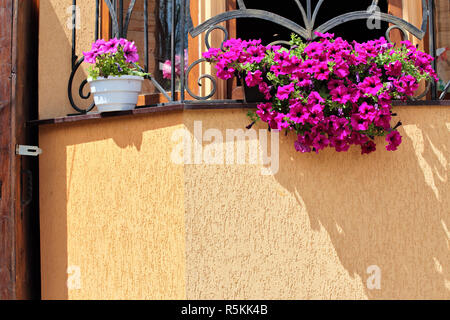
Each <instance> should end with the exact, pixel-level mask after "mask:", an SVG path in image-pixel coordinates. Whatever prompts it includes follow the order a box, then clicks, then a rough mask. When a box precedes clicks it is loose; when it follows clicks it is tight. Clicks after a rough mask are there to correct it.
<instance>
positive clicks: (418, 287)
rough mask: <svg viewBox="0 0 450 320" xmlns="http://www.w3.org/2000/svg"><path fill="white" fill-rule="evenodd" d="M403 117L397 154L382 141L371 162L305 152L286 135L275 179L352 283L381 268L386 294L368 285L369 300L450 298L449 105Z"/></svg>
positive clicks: (353, 155) (330, 153)
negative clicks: (322, 234)
mask: <svg viewBox="0 0 450 320" xmlns="http://www.w3.org/2000/svg"><path fill="white" fill-rule="evenodd" d="M399 116H400V119H402V121H403V123H404V124H405V126H404V127H403V128H402V129H401V130H400V131H401V134H402V136H403V144H402V145H401V146H400V149H399V150H398V151H397V152H389V153H388V152H386V150H384V141H383V140H380V141H379V145H378V149H379V150H377V152H375V153H373V154H371V155H369V156H367V155H366V156H361V155H360V153H359V150H358V148H352V149H351V150H350V151H349V152H347V153H336V152H334V151H331V150H329V151H326V152H322V153H320V154H319V155H316V154H299V153H297V152H296V151H295V150H294V147H293V142H294V138H293V136H290V137H287V138H286V137H282V138H281V139H280V140H281V145H280V150H281V152H280V171H279V172H278V174H277V175H276V176H275V179H276V180H277V181H278V182H279V183H280V184H281V185H282V186H283V187H284V188H286V189H287V190H289V192H290V193H291V194H295V195H296V198H297V201H298V202H299V204H300V205H301V206H305V207H306V211H307V213H308V216H309V220H310V224H311V228H312V229H313V230H316V231H318V230H320V229H322V228H325V229H326V231H327V233H328V234H329V236H330V239H331V241H332V243H333V246H334V248H335V250H336V253H337V255H338V257H339V260H340V262H341V263H342V266H343V267H344V268H345V269H346V270H347V271H348V273H349V275H350V276H351V277H355V276H358V277H360V278H361V279H362V280H363V281H366V279H368V278H369V277H370V275H371V273H368V267H369V266H372V265H375V266H378V267H379V268H380V270H381V289H379V290H376V289H375V290H370V289H367V286H366V284H364V287H365V288H366V295H367V297H368V298H371V299H377V298H387V299H391V298H393V299H416V298H425V299H433V298H444V299H448V298H449V297H450V232H449V230H450V215H449V214H450V197H449V191H450V188H449V184H448V161H449V159H450V143H449V131H450V118H449V117H448V111H446V108H445V107H442V108H439V107H417V108H413V107H408V108H405V109H403V110H399ZM436 119H439V121H436ZM286 144H287V146H286ZM283 145H284V146H283ZM381 149H383V150H381ZM299 162H300V164H299ZM299 165H301V171H299V170H298V168H299Z"/></svg>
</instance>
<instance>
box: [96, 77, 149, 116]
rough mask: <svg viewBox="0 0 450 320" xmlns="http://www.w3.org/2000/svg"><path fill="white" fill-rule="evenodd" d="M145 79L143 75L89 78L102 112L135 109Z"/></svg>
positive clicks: (98, 106)
mask: <svg viewBox="0 0 450 320" xmlns="http://www.w3.org/2000/svg"><path fill="white" fill-rule="evenodd" d="M143 81H144V78H143V77H140V76H130V75H124V76H109V77H108V78H104V77H98V78H97V79H96V80H93V79H92V78H89V79H88V82H89V84H90V86H91V92H92V94H93V95H94V102H95V105H96V106H97V109H98V111H100V112H107V111H125V110H132V109H134V108H135V107H136V104H137V102H138V96H139V93H140V92H141V90H142V82H143Z"/></svg>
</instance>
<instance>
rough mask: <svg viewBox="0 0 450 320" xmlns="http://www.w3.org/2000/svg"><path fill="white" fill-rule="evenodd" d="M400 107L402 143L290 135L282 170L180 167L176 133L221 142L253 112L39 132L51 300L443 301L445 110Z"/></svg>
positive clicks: (448, 280)
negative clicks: (309, 140) (329, 141)
mask: <svg viewBox="0 0 450 320" xmlns="http://www.w3.org/2000/svg"><path fill="white" fill-rule="evenodd" d="M397 111H398V113H399V118H400V119H401V120H402V122H403V123H404V126H403V127H402V128H401V129H400V131H401V134H402V135H403V139H404V143H403V144H402V145H401V147H400V149H399V151H397V152H387V151H385V150H384V148H383V147H382V145H383V142H382V141H380V145H379V150H377V151H376V152H375V153H374V154H371V155H369V156H367V155H366V156H361V155H360V152H359V151H358V149H357V148H354V149H352V150H351V151H350V152H347V153H336V152H334V151H331V150H329V151H325V152H322V153H320V154H318V155H316V154H300V153H296V152H295V150H294V147H293V142H294V137H293V136H292V135H290V136H287V137H285V136H284V135H280V143H279V146H280V152H279V153H280V167H279V170H278V172H277V173H276V174H275V175H262V174H261V168H262V166H261V165H258V164H253V165H252V164H245V165H241V164H230V165H206V164H187V165H177V164H174V163H173V162H172V161H171V154H172V152H173V149H174V148H176V146H177V145H178V142H177V141H176V139H175V140H174V139H173V138H172V135H173V134H174V132H175V131H176V130H178V129H181V128H185V129H186V130H187V132H189V133H190V135H191V136H192V135H193V134H194V121H202V126H203V131H206V130H207V129H212V128H215V129H217V130H218V131H219V132H221V133H222V134H223V135H224V136H225V135H226V130H227V129H241V128H244V127H245V126H246V125H247V124H248V120H247V118H246V116H245V113H246V111H245V110H208V111H184V112H174V113H165V114H151V115H145V116H138V117H137V116H130V117H122V118H117V119H114V120H113V119H108V120H106V119H102V120H95V121H88V122H83V123H77V124H64V125H48V126H43V127H41V128H40V146H41V148H42V149H43V150H44V153H43V154H42V156H41V158H40V203H41V250H42V252H41V253H42V280H43V282H42V293H43V298H44V299H55V298H62V299H97V298H101V299H102V298H106V299H110V298H121V299H149V298H150V299H160V298H165V299H178V298H186V299H315V298H320V299H322V298H324V299H330V298H336V299H353V298H355V299H381V298H383V299H397V298H399V299H416V298H443V299H449V298H450V254H449V253H450V252H449V251H450V216H449V213H450V210H449V208H450V203H449V202H450V198H449V191H450V187H449V183H448V166H449V164H448V161H449V159H450V154H449V152H450V151H449V150H450V143H449V131H450V116H449V112H448V107H429V106H427V107H398V108H397ZM252 142H255V141H247V144H249V143H252ZM213 144H215V146H216V147H217V146H218V147H226V146H225V145H226V142H220V141H215V142H214V143H213ZM202 145H203V147H207V146H211V145H210V144H209V143H207V142H203V143H202ZM373 265H376V266H378V267H379V269H380V270H381V289H379V290H377V289H374V290H371V289H369V288H368V286H367V280H368V278H369V277H370V276H371V274H370V273H368V272H367V270H368V268H369V267H370V266H373ZM68 267H72V268H70V269H69V275H68V274H67V271H68ZM77 267H78V268H79V269H77ZM77 270H79V276H80V281H79V282H76V281H75V280H76V273H77V272H78V271H77ZM67 281H68V283H67ZM67 284H69V288H68V285H67Z"/></svg>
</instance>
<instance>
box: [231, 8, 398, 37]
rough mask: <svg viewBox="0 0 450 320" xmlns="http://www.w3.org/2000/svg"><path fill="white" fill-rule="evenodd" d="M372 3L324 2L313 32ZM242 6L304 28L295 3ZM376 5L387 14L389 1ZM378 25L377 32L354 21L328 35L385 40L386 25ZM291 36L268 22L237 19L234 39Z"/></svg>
mask: <svg viewBox="0 0 450 320" xmlns="http://www.w3.org/2000/svg"><path fill="white" fill-rule="evenodd" d="M300 2H301V3H302V4H303V7H304V8H305V10H306V0H300ZM317 2H318V0H313V1H312V11H314V8H315V7H316V4H317ZM371 4H372V0H365V1H358V2H357V1H332V0H327V1H325V2H324V3H323V4H322V6H321V8H320V10H319V13H318V15H317V20H316V23H315V25H314V29H315V28H317V27H319V26H320V25H321V24H323V23H325V22H327V21H329V20H330V19H332V18H334V17H337V16H339V15H341V14H344V13H348V12H353V11H366V10H367V9H368V8H369V6H370V5H371ZM245 5H246V7H247V9H259V10H265V11H270V12H273V13H275V14H278V15H280V16H282V17H285V18H287V19H289V20H292V21H294V22H296V23H297V24H299V25H300V26H303V27H304V23H303V19H302V15H301V12H300V10H299V8H298V6H297V4H296V3H295V1H294V0H284V1H273V0H246V1H245ZM378 6H379V8H380V11H381V12H388V0H381V1H379V3H378ZM380 24H381V25H380V27H381V28H380V29H369V28H368V26H367V20H356V21H350V22H346V23H344V24H341V25H339V26H337V27H335V28H334V29H332V30H330V31H329V32H331V33H334V34H335V36H336V37H342V38H344V39H346V40H349V41H352V40H356V41H359V42H365V41H367V40H371V39H378V38H380V37H385V34H386V30H387V29H388V27H389V24H388V23H386V22H382V21H381V23H380ZM291 34H292V31H291V30H289V29H287V28H285V27H283V26H280V25H278V24H275V23H272V22H270V21H266V20H259V19H238V20H237V37H238V38H241V39H261V40H262V42H263V44H269V43H271V42H273V41H277V40H289V39H290V37H291Z"/></svg>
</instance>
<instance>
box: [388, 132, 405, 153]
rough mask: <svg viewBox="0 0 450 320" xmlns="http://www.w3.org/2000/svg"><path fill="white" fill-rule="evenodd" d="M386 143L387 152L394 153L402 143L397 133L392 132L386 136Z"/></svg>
mask: <svg viewBox="0 0 450 320" xmlns="http://www.w3.org/2000/svg"><path fill="white" fill-rule="evenodd" d="M386 141H387V142H388V143H389V144H388V145H387V146H386V150H387V151H395V150H397V147H398V146H399V145H400V144H401V143H402V136H401V135H400V133H399V132H398V131H395V130H394V131H392V132H391V133H389V134H388V135H387V136H386Z"/></svg>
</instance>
